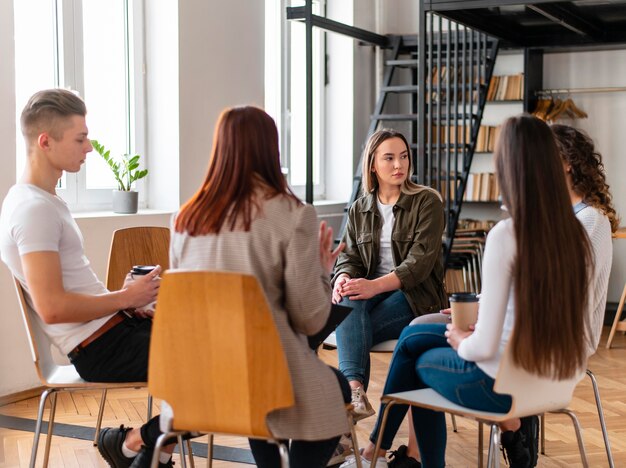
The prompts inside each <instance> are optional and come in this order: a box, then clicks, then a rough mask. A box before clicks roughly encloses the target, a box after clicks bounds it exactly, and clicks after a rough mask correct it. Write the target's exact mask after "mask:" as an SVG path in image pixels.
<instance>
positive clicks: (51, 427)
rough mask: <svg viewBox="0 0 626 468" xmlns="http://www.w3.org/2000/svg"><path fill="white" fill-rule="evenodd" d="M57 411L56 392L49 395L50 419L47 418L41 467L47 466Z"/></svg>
mask: <svg viewBox="0 0 626 468" xmlns="http://www.w3.org/2000/svg"><path fill="white" fill-rule="evenodd" d="M56 411H57V392H54V393H52V394H51V395H50V417H49V418H48V437H46V448H45V451H44V452H43V467H44V468H46V467H47V466H48V459H49V458H50V444H51V442H52V434H54V415H55V413H56Z"/></svg>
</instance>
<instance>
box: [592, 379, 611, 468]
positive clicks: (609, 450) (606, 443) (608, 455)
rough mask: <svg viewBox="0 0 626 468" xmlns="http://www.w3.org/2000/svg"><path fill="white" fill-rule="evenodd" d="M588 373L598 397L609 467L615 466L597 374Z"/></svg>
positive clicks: (599, 416) (597, 403)
mask: <svg viewBox="0 0 626 468" xmlns="http://www.w3.org/2000/svg"><path fill="white" fill-rule="evenodd" d="M587 375H588V376H589V378H590V379H591V385H592V387H593V394H594V396H595V397H596V407H597V408H598V418H599V419H600V428H601V429H602V437H603V438H604V447H605V448H606V456H607V458H608V460H609V468H615V463H614V462H613V453H611V441H610V440H609V432H608V431H607V429H606V422H605V421H604V410H603V409H602V400H601V399H600V388H599V387H598V381H597V380H596V376H595V375H594V374H593V372H591V371H590V370H589V369H587Z"/></svg>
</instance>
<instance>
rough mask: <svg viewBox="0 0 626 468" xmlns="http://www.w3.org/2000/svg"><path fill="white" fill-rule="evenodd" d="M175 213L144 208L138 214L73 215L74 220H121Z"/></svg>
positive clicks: (101, 212) (103, 211) (98, 212)
mask: <svg viewBox="0 0 626 468" xmlns="http://www.w3.org/2000/svg"><path fill="white" fill-rule="evenodd" d="M173 213H174V212H173V211H168V210H153V209H148V208H142V209H140V210H139V211H138V212H137V213H132V214H125V213H114V212H112V211H109V210H101V211H78V212H74V213H72V216H73V217H74V219H95V218H120V217H134V216H155V215H172V214H173Z"/></svg>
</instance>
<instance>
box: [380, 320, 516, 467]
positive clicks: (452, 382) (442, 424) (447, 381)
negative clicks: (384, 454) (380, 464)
mask: <svg viewBox="0 0 626 468" xmlns="http://www.w3.org/2000/svg"><path fill="white" fill-rule="evenodd" d="M445 330H446V325H445V324H423V325H413V326H410V327H407V328H405V329H404V331H403V332H402V335H401V336H400V340H399V341H398V345H397V346H396V350H395V351H394V354H393V357H392V359H391V365H390V367H389V374H388V375H387V381H386V382H385V388H384V390H383V394H384V395H386V394H389V393H396V392H404V391H408V390H417V389H421V388H427V387H430V388H432V389H434V390H436V391H437V392H438V393H440V394H442V395H443V396H444V397H446V398H447V399H448V400H450V401H453V402H454V403H457V404H459V405H461V406H466V407H468V408H473V409H478V410H483V411H492V412H499V413H506V412H508V411H509V409H510V408H511V397H510V395H502V394H498V393H495V392H494V391H493V384H494V379H492V378H491V377H489V376H488V375H487V374H485V373H484V372H483V371H482V370H480V368H479V367H478V366H477V365H476V364H475V363H473V362H470V361H465V360H464V359H461V358H460V357H459V355H458V353H457V352H456V351H455V350H454V349H452V348H451V347H450V345H449V344H448V343H447V341H446V338H445V336H444V332H445ZM384 406H385V405H383V406H382V407H381V409H380V411H379V412H378V419H377V421H376V425H375V426H374V430H373V431H372V434H371V435H370V440H371V441H372V443H374V444H375V443H376V439H377V437H378V431H379V427H380V422H381V419H382V414H383V410H384ZM407 409H408V406H407V405H394V406H393V407H392V408H391V409H390V410H389V417H388V419H387V424H386V426H385V431H384V433H383V438H382V444H381V447H382V448H384V449H389V448H390V447H391V443H392V441H393V438H394V437H395V435H396V433H397V432H398V428H399V427H400V424H401V423H402V420H403V419H404V416H405V414H406V411H407ZM411 412H412V416H413V427H414V429H415V435H416V436H417V444H418V446H419V450H420V455H421V458H422V466H423V467H424V468H435V467H436V468H440V467H444V466H445V452H446V420H445V416H444V413H441V412H437V411H432V410H427V409H424V408H418V407H411Z"/></svg>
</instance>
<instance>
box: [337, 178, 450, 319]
mask: <svg viewBox="0 0 626 468" xmlns="http://www.w3.org/2000/svg"><path fill="white" fill-rule="evenodd" d="M376 196H377V195H376V193H373V194H369V195H365V196H363V197H361V198H359V199H358V200H357V201H355V202H354V203H353V205H352V206H351V207H350V212H349V214H348V224H347V228H346V233H345V235H344V237H343V241H344V242H345V243H346V247H345V249H344V250H343V252H342V253H341V254H340V255H339V258H338V259H337V264H336V266H335V271H334V276H333V284H334V282H335V279H336V278H337V276H339V275H340V274H341V273H346V274H348V275H349V276H350V278H372V277H373V276H374V274H375V272H376V266H377V264H378V258H379V249H380V231H381V229H382V224H381V223H382V218H381V216H380V214H379V212H378V207H377V205H376ZM393 213H394V215H395V222H394V225H393V230H392V233H391V250H392V254H393V263H394V265H395V269H394V270H393V271H394V272H395V273H396V275H397V276H398V278H399V279H400V282H401V283H402V287H401V290H402V292H403V293H404V295H405V296H406V298H407V301H408V303H409V305H410V306H411V309H412V310H413V313H414V314H415V315H416V316H419V315H424V314H428V313H432V312H437V311H439V310H440V309H442V308H444V307H445V306H447V297H446V293H445V288H444V285H443V274H444V272H443V256H442V235H443V229H444V224H445V221H444V213H443V204H442V202H441V198H440V197H439V194H438V193H437V192H435V191H434V190H432V189H429V188H424V190H422V191H421V192H418V193H416V194H414V195H407V194H405V193H402V194H400V198H399V199H398V201H397V202H396V204H395V205H394V207H393Z"/></svg>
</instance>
